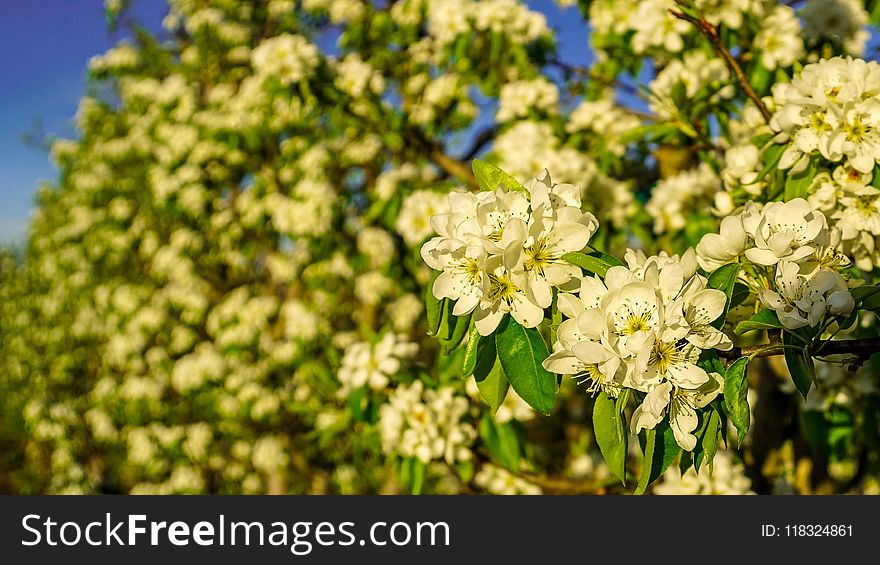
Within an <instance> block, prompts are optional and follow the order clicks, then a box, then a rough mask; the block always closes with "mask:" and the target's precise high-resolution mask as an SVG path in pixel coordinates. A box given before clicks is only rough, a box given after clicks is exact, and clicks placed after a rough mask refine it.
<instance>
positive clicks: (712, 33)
mask: <svg viewBox="0 0 880 565" xmlns="http://www.w3.org/2000/svg"><path fill="white" fill-rule="evenodd" d="M676 3H677V4H679V5H682V6H684V4H682V3H681V2H679V1H678V0H677V1H676ZM669 11H670V13H672V15H673V16H675V17H676V18H678V19H680V20H684V21H686V22H689V23H691V24H693V25H695V26H696V27H697V29H699V30H700V32H701V33H702V34H703V35H704V36H705V37H706V39H708V40H709V43H711V44H712V48H713V49H715V52H716V53H718V56H719V57H721V59H722V60H724V64H726V65H727V68H728V69H730V72H732V73H733V74H734V76H735V77H736V80H737V82H738V83H739V86H740V88H742V90H743V92H744V93H745V95H746V96H748V98H749V100H751V101H752V102H754V104H755V106H757V107H758V111H759V112H761V116H763V117H764V121H765V122H767V123H768V124H769V123H770V117H771V116H770V110H768V109H767V106H766V105H765V104H764V101H763V100H761V97H760V96H758V93H757V92H755V89H754V88H752V85H751V84H750V83H749V80H748V79H747V78H746V75H745V73H743V70H742V68H741V67H740V66H739V63H737V62H736V59H735V58H734V57H733V55H732V54H731V53H730V50H729V49H727V47H725V46H724V43H722V42H721V37H720V36H719V35H718V28H716V27H715V26H714V25H712V24H711V23H710V22H709V21H708V20H707V19H706V18H704V17H700V18H695V17H694V16H691V15H690V14H686V13H684V12H680V11H678V10H669Z"/></svg>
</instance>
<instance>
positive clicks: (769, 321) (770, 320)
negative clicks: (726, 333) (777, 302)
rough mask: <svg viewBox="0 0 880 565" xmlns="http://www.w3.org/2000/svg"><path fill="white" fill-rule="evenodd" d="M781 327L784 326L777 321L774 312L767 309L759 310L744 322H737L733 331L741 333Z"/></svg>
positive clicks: (737, 333) (777, 318)
mask: <svg viewBox="0 0 880 565" xmlns="http://www.w3.org/2000/svg"><path fill="white" fill-rule="evenodd" d="M783 328H785V326H783V325H782V322H780V321H779V317H778V316H776V312H774V311H773V310H769V309H767V310H761V311H760V312H758V313H757V314H755V315H754V316H752V317H751V318H749V319H748V320H746V321H745V322H740V323H738V324H737V325H736V329H735V330H733V331H734V333H736V335H742V334H744V333H747V332H753V331H755V330H781V329H783Z"/></svg>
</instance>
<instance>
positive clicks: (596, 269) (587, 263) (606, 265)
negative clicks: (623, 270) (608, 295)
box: [562, 252, 620, 277]
mask: <svg viewBox="0 0 880 565" xmlns="http://www.w3.org/2000/svg"><path fill="white" fill-rule="evenodd" d="M608 257H610V256H608ZM562 259H563V260H565V261H568V262H569V263H571V264H572V265H575V266H577V267H580V268H581V269H583V270H585V271H587V272H590V273H595V274H597V275H599V276H600V277H604V276H605V274H606V273H607V272H608V269H610V268H611V267H614V266H615V263H611V262H609V261H607V260H605V259H603V258H600V257H595V256H593V255H587V254H585V253H579V252H572V253H566V254H565V255H563V256H562ZM619 264H620V262H619V261H618V262H617V265H619Z"/></svg>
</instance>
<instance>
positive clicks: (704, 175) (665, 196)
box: [645, 163, 721, 233]
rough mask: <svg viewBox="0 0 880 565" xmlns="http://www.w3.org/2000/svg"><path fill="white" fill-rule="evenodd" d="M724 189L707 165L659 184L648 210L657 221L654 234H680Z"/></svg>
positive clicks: (652, 193)
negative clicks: (671, 232) (693, 216)
mask: <svg viewBox="0 0 880 565" xmlns="http://www.w3.org/2000/svg"><path fill="white" fill-rule="evenodd" d="M720 190H721V179H719V178H718V175H717V174H715V171H713V170H712V167H710V166H709V165H708V164H706V163H701V164H700V166H699V167H697V168H695V169H692V170H689V171H683V172H681V173H679V174H677V175H675V176H672V177H668V178H665V179H663V180H661V181H660V182H658V183H657V186H656V187H654V190H653V191H652V192H651V199H650V200H649V201H648V203H647V204H646V205H645V210H646V211H647V212H648V213H649V214H650V215H651V216H652V217H653V218H654V233H665V232H670V231H680V230H682V229H684V227H685V226H686V225H687V223H688V221H689V219H690V217H691V216H692V215H693V214H694V213H695V212H697V211H699V210H701V209H705V208H707V207H708V205H709V204H710V203H711V202H712V199H713V197H714V196H715V194H716V193H717V192H718V191H720Z"/></svg>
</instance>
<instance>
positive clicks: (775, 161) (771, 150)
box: [744, 144, 786, 184]
mask: <svg viewBox="0 0 880 565" xmlns="http://www.w3.org/2000/svg"><path fill="white" fill-rule="evenodd" d="M785 147H786V146H785V145H777V144H774V145H771V146H769V147H767V148H766V149H764V151H763V153H761V162H762V163H764V168H763V169H761V172H759V173H758V176H756V177H755V180H753V181H752V182H750V183H744V184H757V183H759V182H761V181H762V180H764V177H766V176H767V175H769V174H770V173H772V172H774V171H775V170H776V167H777V166H778V165H779V160H780V159H781V158H782V153H783V151H785Z"/></svg>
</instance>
